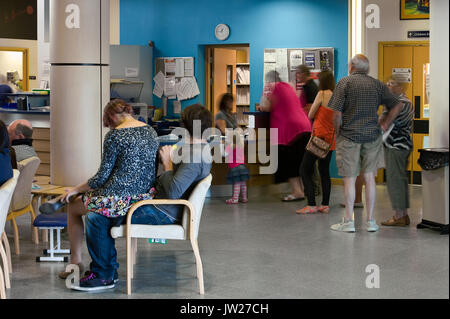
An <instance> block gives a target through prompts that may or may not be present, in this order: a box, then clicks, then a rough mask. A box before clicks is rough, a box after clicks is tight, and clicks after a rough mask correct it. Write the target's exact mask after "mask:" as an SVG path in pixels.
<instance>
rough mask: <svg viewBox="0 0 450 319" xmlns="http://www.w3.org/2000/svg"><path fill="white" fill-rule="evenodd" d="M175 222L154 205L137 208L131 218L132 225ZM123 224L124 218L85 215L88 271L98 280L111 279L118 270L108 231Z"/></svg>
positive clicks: (113, 246)
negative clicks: (95, 275)
mask: <svg viewBox="0 0 450 319" xmlns="http://www.w3.org/2000/svg"><path fill="white" fill-rule="evenodd" d="M177 222H178V221H177V220H175V219H174V218H172V217H171V216H168V215H166V214H165V213H163V212H161V211H160V210H159V209H158V208H156V207H155V206H154V205H145V206H141V207H139V208H138V209H137V210H136V211H135V212H134V214H133V217H132V218H131V223H132V224H146V225H168V224H174V223H177ZM125 223H126V216H122V217H117V218H108V217H105V216H103V215H99V214H97V213H93V212H89V213H88V214H87V215H86V244H87V247H88V251H89V255H91V259H92V262H91V264H90V270H91V271H92V272H95V273H97V275H98V277H99V278H102V279H113V276H114V272H115V271H116V270H117V269H118V268H119V263H118V262H117V251H116V247H115V240H114V238H112V237H111V234H110V231H111V228H112V227H114V226H119V225H121V224H125Z"/></svg>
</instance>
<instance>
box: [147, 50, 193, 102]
mask: <svg viewBox="0 0 450 319" xmlns="http://www.w3.org/2000/svg"><path fill="white" fill-rule="evenodd" d="M153 80H154V81H155V83H154V87H153V94H154V95H156V96H157V97H159V98H161V97H162V96H165V97H167V98H168V99H177V100H178V101H183V100H187V99H191V98H193V97H195V96H197V95H198V94H200V91H199V89H198V85H197V81H196V80H195V77H194V58H193V57H161V58H156V59H155V76H154V77H153Z"/></svg>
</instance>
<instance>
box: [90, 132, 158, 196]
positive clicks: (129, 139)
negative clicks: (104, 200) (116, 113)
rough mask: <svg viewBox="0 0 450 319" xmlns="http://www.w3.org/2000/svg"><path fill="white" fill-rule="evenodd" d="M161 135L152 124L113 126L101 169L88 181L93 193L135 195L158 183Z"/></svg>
mask: <svg viewBox="0 0 450 319" xmlns="http://www.w3.org/2000/svg"><path fill="white" fill-rule="evenodd" d="M157 137H158V135H157V134H156V132H155V130H154V129H153V128H152V127H151V126H148V125H147V126H140V127H128V128H120V129H113V130H111V131H109V132H108V133H107V134H106V136H105V141H104V144H103V157H102V162H101V164H100V168H99V170H98V172H97V174H95V176H93V177H92V178H90V179H89V180H88V185H89V187H91V188H92V189H93V191H92V192H89V196H118V197H126V196H134V195H138V194H143V193H148V192H149V190H150V188H151V187H152V186H153V184H154V182H155V175H156V168H155V159H156V153H157V151H158V147H159V142H158V140H157Z"/></svg>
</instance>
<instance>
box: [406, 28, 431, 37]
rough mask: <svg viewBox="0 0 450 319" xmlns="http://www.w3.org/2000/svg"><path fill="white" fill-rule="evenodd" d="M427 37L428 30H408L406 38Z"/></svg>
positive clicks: (428, 35)
mask: <svg viewBox="0 0 450 319" xmlns="http://www.w3.org/2000/svg"><path fill="white" fill-rule="evenodd" d="M429 37H430V31H429V30H423V31H408V38H429Z"/></svg>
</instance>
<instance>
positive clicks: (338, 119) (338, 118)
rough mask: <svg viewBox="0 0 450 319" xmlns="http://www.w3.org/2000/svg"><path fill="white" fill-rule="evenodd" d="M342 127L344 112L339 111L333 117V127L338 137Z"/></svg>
mask: <svg viewBox="0 0 450 319" xmlns="http://www.w3.org/2000/svg"><path fill="white" fill-rule="evenodd" d="M341 125H342V112H339V111H334V116H333V126H334V131H335V132H336V133H335V134H336V136H338V135H339V130H340V128H341Z"/></svg>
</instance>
